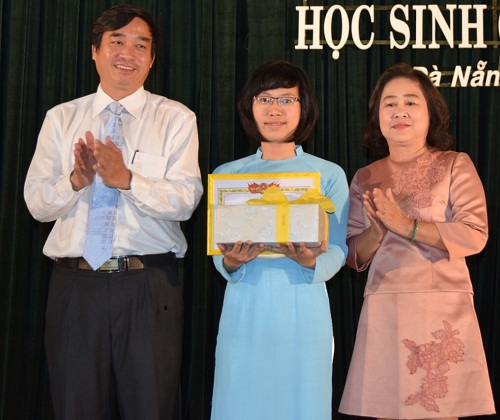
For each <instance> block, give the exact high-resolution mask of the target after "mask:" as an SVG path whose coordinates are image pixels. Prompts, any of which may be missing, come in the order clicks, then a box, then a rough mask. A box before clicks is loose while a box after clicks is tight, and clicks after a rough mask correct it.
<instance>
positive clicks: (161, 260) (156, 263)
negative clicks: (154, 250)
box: [55, 252, 177, 273]
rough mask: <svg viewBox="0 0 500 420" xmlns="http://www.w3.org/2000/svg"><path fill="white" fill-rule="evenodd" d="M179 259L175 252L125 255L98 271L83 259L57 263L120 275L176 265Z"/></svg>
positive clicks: (60, 260)
mask: <svg viewBox="0 0 500 420" xmlns="http://www.w3.org/2000/svg"><path fill="white" fill-rule="evenodd" d="M176 262H177V258H176V256H175V254H174V253H173V252H167V253H166V254H151V255H125V256H122V257H111V258H110V259H109V260H108V261H106V262H105V263H104V264H103V265H101V266H100V267H99V268H98V269H97V270H94V269H93V268H92V267H91V266H90V264H89V263H88V262H87V261H86V260H85V258H83V257H71V258H70V257H64V258H57V259H56V261H55V263H56V264H57V265H61V266H63V267H67V268H72V269H77V270H89V271H99V272H101V273H120V272H122V271H128V270H141V269H144V268H145V267H160V266H162V265H169V264H175V263H176Z"/></svg>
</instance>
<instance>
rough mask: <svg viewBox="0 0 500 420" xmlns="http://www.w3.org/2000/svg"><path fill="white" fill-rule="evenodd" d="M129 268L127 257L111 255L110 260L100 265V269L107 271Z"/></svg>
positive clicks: (116, 271) (119, 270)
mask: <svg viewBox="0 0 500 420" xmlns="http://www.w3.org/2000/svg"><path fill="white" fill-rule="evenodd" d="M127 268H128V258H127V257H111V258H110V259H109V260H108V261H106V262H105V263H104V264H103V265H101V266H100V267H99V271H103V272H105V273H118V272H121V271H127Z"/></svg>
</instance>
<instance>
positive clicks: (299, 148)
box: [255, 144, 304, 159]
mask: <svg viewBox="0 0 500 420" xmlns="http://www.w3.org/2000/svg"><path fill="white" fill-rule="evenodd" d="M303 154H304V150H303V149H302V146H301V145H300V144H297V145H296V146H295V156H300V155H303ZM255 155H256V156H257V157H258V158H259V159H262V147H260V146H259V148H258V149H257V153H255Z"/></svg>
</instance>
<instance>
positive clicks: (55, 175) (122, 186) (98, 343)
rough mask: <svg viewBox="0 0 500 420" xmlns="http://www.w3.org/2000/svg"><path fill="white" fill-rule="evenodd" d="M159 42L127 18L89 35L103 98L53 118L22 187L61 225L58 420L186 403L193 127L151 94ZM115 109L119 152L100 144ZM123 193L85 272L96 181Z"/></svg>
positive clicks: (107, 17)
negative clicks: (185, 224) (101, 256)
mask: <svg viewBox="0 0 500 420" xmlns="http://www.w3.org/2000/svg"><path fill="white" fill-rule="evenodd" d="M157 41H158V28H157V27H156V24H155V23H154V21H153V19H152V17H151V16H150V15H149V14H148V13H146V12H145V11H144V10H142V9H140V8H138V7H135V6H131V5H120V6H115V7H113V8H111V9H109V10H107V11H105V12H104V13H103V14H102V15H101V17H100V18H99V19H98V20H97V21H96V22H95V23H94V26H93V30H92V58H93V60H94V61H95V64H96V69H97V72H98V73H99V76H100V85H99V87H98V89H97V92H96V93H94V94H91V95H88V96H85V97H82V98H78V99H75V100H73V101H71V102H67V103H64V104H61V105H58V106H56V107H54V108H53V109H51V110H50V111H48V113H47V116H46V118H45V121H44V123H43V126H42V128H41V131H40V134H39V138H38V143H37V147H36V150H35V154H34V157H33V160H32V163H31V165H30V168H29V171H28V174H27V178H26V183H25V192H24V196H25V200H26V203H27V205H28V208H29V210H30V212H31V213H32V215H33V217H34V218H35V219H37V220H39V221H42V222H50V221H54V220H55V221H56V223H55V225H54V227H53V229H52V231H51V233H50V235H49V237H48V239H47V242H46V244H45V247H44V253H45V254H46V255H47V256H48V257H50V258H52V259H54V260H55V265H54V270H53V274H52V277H51V282H50V288H49V297H48V302H47V314H46V333H45V344H46V352H47V359H48V369H49V377H50V382H51V391H52V400H53V403H54V410H55V413H56V417H57V418H58V419H72V420H74V419H91V418H92V419H108V418H112V417H113V415H114V413H113V411H114V410H119V412H120V415H121V417H122V418H131V419H148V420H154V419H162V420H163V419H171V418H173V413H174V411H175V403H176V400H177V396H178V383H179V375H180V362H181V343H182V312H183V305H182V290H181V285H180V280H179V272H178V265H177V258H182V257H183V256H184V254H185V252H186V249H187V244H186V239H185V237H184V235H183V233H182V231H181V229H180V225H179V224H180V222H181V221H184V220H187V219H189V218H190V217H191V214H192V213H193V211H194V210H195V208H196V206H197V205H198V203H199V200H200V198H201V195H202V192H203V187H202V183H201V177H200V170H199V166H198V132H197V126H196V117H195V115H194V113H193V112H192V111H190V110H189V109H188V108H186V107H185V106H184V105H182V104H180V103H178V102H175V101H173V100H170V99H167V98H165V97H162V96H158V95H154V94H152V93H150V92H147V91H145V90H144V87H143V84H144V81H145V80H146V78H147V76H148V74H149V71H150V69H151V67H152V65H153V62H154V60H155V57H156V45H157ZM112 102H119V104H121V105H122V106H123V107H124V111H123V112H122V114H121V127H122V129H123V134H122V138H123V145H121V146H117V145H115V144H114V143H113V141H112V139H111V138H110V137H107V136H105V135H104V129H105V126H106V122H107V121H108V120H109V119H110V115H111V114H110V111H109V109H108V108H107V107H108V105H109V104H110V103H112ZM98 178H100V180H99V182H100V181H101V180H102V183H103V184H104V185H105V186H106V187H108V188H109V189H111V190H115V191H116V190H117V191H118V192H119V193H118V202H117V204H116V207H115V214H116V217H115V220H116V224H115V227H114V234H113V239H112V245H111V256H110V259H109V260H108V261H106V262H105V263H104V264H103V265H102V266H100V267H94V268H92V266H91V265H90V264H89V262H88V261H86V260H85V259H84V258H83V255H84V247H85V241H86V232H87V221H88V220H89V209H90V207H91V203H92V199H93V194H94V190H95V189H96V188H95V185H96V180H97V179H98Z"/></svg>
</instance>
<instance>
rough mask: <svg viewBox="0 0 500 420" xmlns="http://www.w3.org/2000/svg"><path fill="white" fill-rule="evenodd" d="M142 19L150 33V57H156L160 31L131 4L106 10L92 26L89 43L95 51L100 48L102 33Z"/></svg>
mask: <svg viewBox="0 0 500 420" xmlns="http://www.w3.org/2000/svg"><path fill="white" fill-rule="evenodd" d="M136 17H137V18H139V19H142V20H143V21H144V22H146V24H147V25H148V26H149V31H150V32H151V38H152V41H151V57H155V56H156V51H157V48H158V42H159V37H160V30H159V29H158V27H157V26H156V23H155V21H154V20H153V18H152V16H151V15H150V14H149V13H148V12H146V11H145V10H144V9H141V8H140V7H138V6H134V5H132V4H120V5H118V6H114V7H111V8H110V9H108V10H106V11H105V12H104V13H103V14H102V15H101V16H100V17H99V18H98V19H97V20H96V21H95V22H94V25H93V26H92V34H91V43H92V46H93V47H95V49H96V50H99V48H100V47H101V41H102V35H103V34H104V32H109V31H116V30H117V29H120V28H123V27H124V26H127V25H128V24H129V23H130V22H131V21H132V20H133V19H134V18H136Z"/></svg>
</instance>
